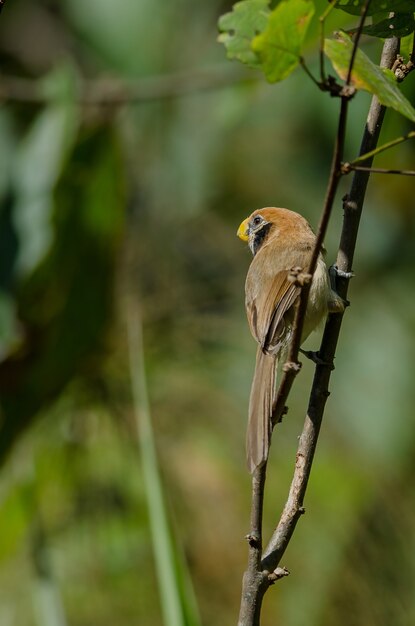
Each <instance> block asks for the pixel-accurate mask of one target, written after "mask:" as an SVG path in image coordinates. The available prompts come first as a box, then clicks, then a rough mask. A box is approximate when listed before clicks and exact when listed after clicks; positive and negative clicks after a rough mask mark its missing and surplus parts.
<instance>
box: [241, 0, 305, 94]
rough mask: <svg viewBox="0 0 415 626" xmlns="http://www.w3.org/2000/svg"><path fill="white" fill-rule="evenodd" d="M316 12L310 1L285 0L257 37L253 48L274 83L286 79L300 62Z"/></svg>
mask: <svg viewBox="0 0 415 626" xmlns="http://www.w3.org/2000/svg"><path fill="white" fill-rule="evenodd" d="M313 14H314V4H313V2H311V1H310V0H283V1H282V2H280V3H279V4H278V5H277V7H276V8H275V9H274V10H273V11H272V12H271V15H270V16H269V18H268V25H267V27H266V29H265V30H264V32H263V33H261V34H260V35H258V36H257V37H255V39H254V41H253V42H252V49H253V50H254V52H256V53H257V54H258V56H259V58H260V59H261V68H262V70H263V72H264V74H265V76H266V77H267V79H268V80H269V81H270V82H272V83H274V82H277V81H279V80H283V79H284V78H286V77H287V76H288V75H289V74H291V72H292V71H293V70H294V69H295V68H296V67H297V65H298V64H299V62H300V57H301V48H302V44H303V41H304V37H305V35H306V32H307V28H308V25H309V23H310V20H311V18H312V16H313Z"/></svg>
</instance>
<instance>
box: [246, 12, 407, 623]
mask: <svg viewBox="0 0 415 626" xmlns="http://www.w3.org/2000/svg"><path fill="white" fill-rule="evenodd" d="M369 4H370V0H367V2H366V3H365V7H364V12H363V15H362V18H361V21H360V25H359V29H358V33H357V37H356V39H355V42H354V49H353V53H352V57H351V61H350V65H349V71H348V76H347V82H346V85H345V86H344V88H343V90H342V92H341V107H340V114H339V123H338V129H337V134H336V141H335V146H334V150H333V158H332V165H331V171H330V179H329V184H328V188H327V192H326V198H325V203H324V208H323V212H322V216H321V219H320V223H319V227H318V230H317V237H316V244H315V247H314V250H313V253H312V258H311V261H310V264H309V267H308V268H307V273H308V275H309V277H308V278H309V281H308V282H306V283H305V284H304V285H302V291H301V296H300V302H299V306H298V307H297V311H296V315H295V320H294V331H293V338H292V342H291V345H290V351H289V356H288V362H287V363H286V364H285V366H284V371H283V376H282V379H281V383H280V385H279V388H278V392H277V397H276V401H275V404H274V407H273V416H272V418H273V423H274V424H275V423H277V422H278V421H279V420H280V418H281V416H282V415H283V413H284V408H285V402H286V399H287V397H288V394H289V392H290V390H291V387H292V383H293V381H294V378H295V375H296V373H297V372H298V370H299V367H300V364H299V363H298V351H299V348H300V344H301V334H302V327H303V323H304V318H305V312H306V308H307V300H308V295H309V291H310V285H311V277H312V275H313V274H314V270H315V267H316V264H317V260H318V256H319V254H320V251H321V247H322V244H323V239H324V236H325V233H326V230H327V226H328V222H329V219H330V215H331V211H332V207H333V204H334V199H335V195H336V191H337V188H338V183H339V180H340V177H341V175H342V170H341V161H342V157H343V148H344V140H345V132H346V120H347V110H348V102H349V100H350V97H351V95H352V94H353V89H352V88H350V80H351V74H352V67H353V60H354V58H355V54H356V49H357V44H358V40H359V37H360V34H361V32H362V28H363V23H364V19H365V17H366V14H367V11H368V7H369ZM398 45H399V41H398V40H397V39H395V38H394V39H391V40H387V41H386V43H385V45H384V49H383V53H382V59H381V66H382V67H391V66H392V64H393V61H394V59H395V56H396V53H397V51H398ZM384 113H385V108H384V107H383V106H381V105H380V104H379V101H378V100H377V98H376V97H374V98H373V99H372V104H371V107H370V110H369V115H368V119H367V124H366V128H365V131H364V136H363V141H362V145H361V150H360V154H365V153H367V152H370V151H371V150H373V149H374V148H375V147H376V144H377V141H378V137H379V133H380V128H381V125H382V121H383V117H384ZM372 159H373V157H372ZM372 159H370V158H369V159H368V160H367V161H366V160H365V161H364V163H365V164H368V165H370V163H371V161H372ZM368 179H369V172H356V174H355V176H354V178H353V181H352V186H351V190H350V194H348V196H347V197H346V198H345V199H344V211H345V215H344V222H343V229H342V234H341V241H340V246H339V253H338V257H337V267H338V269H339V273H340V277H339V288H338V291H339V295H340V296H342V297H344V298H346V295H347V286H348V278H349V276H348V275H347V274H348V273H349V272H350V271H351V266H352V260H353V255H354V249H355V245H356V239H357V233H358V227H359V222H360V215H361V211H362V206H363V201H364V197H365V193H366V187H367V182H368ZM341 321H342V314H336V315H331V316H330V317H329V319H328V322H327V324H326V328H325V332H324V336H323V341H322V345H321V349H320V356H321V361H322V362H321V364H319V365H317V367H316V371H315V376H314V380H313V385H312V388H311V392H310V399H309V406H308V412H307V416H306V420H305V424H304V428H303V432H302V435H301V437H300V441H299V446H298V450H297V457H296V465H295V470H294V476H293V480H292V483H291V487H290V491H289V495H288V499H287V502H286V505H285V507H284V510H283V513H282V515H281V518H280V521H279V523H278V525H277V527H276V529H275V531H274V533H273V535H272V537H271V540H270V542H269V544H268V546H267V548H266V550H265V552H264V558H263V560H262V562H261V563H258V556H259V555H260V554H261V546H262V531H261V525H262V505H263V490H264V484H265V476H266V464H265V465H264V466H262V467H260V468H258V469H257V470H256V471H255V473H254V475H253V479H252V486H253V490H252V509H251V532H250V534H249V535H248V541H249V544H250V551H249V561H248V569H247V571H246V572H245V575H244V579H243V589H242V599H241V610H240V617H239V622H238V624H239V626H258V625H259V620H260V612H261V604H262V599H263V596H264V594H265V592H266V590H267V588H268V587H269V586H270V585H271V584H272V583H273V582H275V580H276V579H277V578H279V577H280V576H281V574H280V572H278V569H277V568H278V565H279V563H280V560H281V557H282V555H283V554H284V552H285V550H286V548H287V546H288V543H289V541H290V539H291V536H292V534H293V532H294V530H295V527H296V524H297V521H298V519H299V518H300V516H301V514H302V513H303V511H304V509H303V500H304V496H305V492H306V489H307V484H308V479H309V476H310V472H311V467H312V462H313V458H314V453H315V450H316V446H317V441H318V436H319V432H320V427H321V421H322V417H323V412H324V408H325V404H326V400H327V397H328V395H329V392H328V385H329V381H330V375H331V370H332V363H333V359H334V354H335V349H336V345H337V340H338V335H339V332H340V327H341ZM282 575H283V574H282Z"/></svg>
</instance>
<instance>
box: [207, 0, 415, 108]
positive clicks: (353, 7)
mask: <svg viewBox="0 0 415 626" xmlns="http://www.w3.org/2000/svg"><path fill="white" fill-rule="evenodd" d="M366 4H367V3H365V2H364V0H339V1H338V2H336V1H334V2H331V4H330V6H329V8H328V10H327V11H326V13H325V15H324V16H322V17H321V18H320V22H321V24H323V23H324V19H325V16H326V15H327V14H328V12H330V11H331V9H337V10H339V11H343V12H346V13H348V14H350V15H353V16H359V19H360V16H361V15H362V12H363V10H364V9H365V7H366ZM314 15H315V5H314V2H313V1H312V0H281V1H280V2H278V4H277V5H276V6H275V7H274V8H271V6H270V1H269V0H242V1H241V2H237V3H236V4H235V5H234V7H233V11H232V12H231V13H226V14H225V15H223V16H222V17H221V18H220V19H219V30H220V31H221V32H220V35H219V38H218V40H219V41H220V42H221V43H223V44H224V45H225V47H226V50H227V56H228V58H229V59H237V60H239V61H240V62H242V63H244V64H245V65H247V66H248V67H251V68H254V69H258V70H260V71H261V72H263V74H264V75H265V77H266V79H267V80H268V81H269V82H271V83H275V82H278V81H281V80H283V79H285V78H287V76H289V75H290V74H291V73H292V72H293V71H294V70H295V69H296V67H297V66H298V65H302V66H303V67H306V66H305V61H304V58H303V51H304V48H305V41H306V35H307V31H308V29H309V26H310V23H311V21H312V19H313V17H314ZM367 15H368V16H370V17H371V20H372V24H370V25H364V26H363V29H362V33H364V34H366V35H370V36H372V37H377V38H388V37H392V36H397V37H402V38H404V40H403V42H402V50H408V51H409V50H411V47H412V45H413V43H412V42H413V33H414V31H415V20H414V5H413V2H410V1H409V0H398V1H394V0H373V2H371V3H370V4H369V8H368V10H367ZM356 30H357V29H356V28H351V29H350V30H349V35H352V34H353V33H355V32H356ZM349 35H348V34H346V33H345V32H340V33H335V34H334V37H333V38H329V39H325V40H324V47H323V50H322V54H323V53H324V54H325V55H326V56H327V57H328V58H329V59H330V61H331V63H332V65H333V67H334V69H335V71H336V73H337V75H338V77H339V78H340V79H341V80H346V79H347V73H348V67H349V65H350V59H351V56H352V51H353V43H352V40H351V39H350V37H349ZM409 54H411V53H409ZM307 72H308V70H307ZM308 73H309V72H308ZM315 82H316V83H317V84H318V85H319V87H320V88H322V89H326V90H328V91H331V93H332V94H335V90H333V89H332V87H331V85H332V84H333V81H329V82H327V79H325V77H324V76H321V77H320V80H315ZM350 83H351V85H352V86H353V87H354V88H356V89H363V90H365V91H369V92H370V93H372V94H375V95H377V96H378V98H379V100H380V102H381V103H382V104H385V105H386V106H390V107H392V108H394V109H395V110H397V111H399V112H400V113H401V114H402V115H404V116H405V117H407V118H408V119H410V120H411V121H415V109H414V108H413V107H412V105H411V104H410V103H409V102H408V100H407V99H406V98H405V97H404V96H403V94H402V93H401V91H400V89H399V86H398V82H397V79H396V77H395V75H394V74H393V73H392V72H390V71H388V72H384V71H381V70H380V69H379V68H378V67H376V66H375V65H374V64H373V63H372V62H371V60H370V59H369V57H368V56H367V55H366V54H365V53H364V52H363V51H362V50H361V49H360V48H359V49H358V51H357V57H356V60H355V63H354V67H353V72H352V75H351V76H350ZM338 91H339V90H338Z"/></svg>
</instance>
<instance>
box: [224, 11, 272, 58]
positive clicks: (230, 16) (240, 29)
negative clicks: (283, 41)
mask: <svg viewBox="0 0 415 626" xmlns="http://www.w3.org/2000/svg"><path fill="white" fill-rule="evenodd" d="M268 5H269V0H242V2H237V3H236V4H235V5H234V7H233V11H232V12H231V13H225V15H222V17H221V18H220V19H219V22H218V27H219V30H220V31H222V32H221V34H220V35H219V37H218V41H219V42H220V43H223V44H224V46H225V48H226V50H227V57H228V59H238V60H239V61H241V62H242V63H245V65H248V66H249V67H259V66H260V60H259V58H258V57H257V55H256V54H255V52H253V50H252V49H251V42H252V39H253V38H254V37H255V35H257V34H258V33H261V32H262V31H263V30H264V28H265V27H266V25H267V21H268V16H269V14H270V11H269V8H268Z"/></svg>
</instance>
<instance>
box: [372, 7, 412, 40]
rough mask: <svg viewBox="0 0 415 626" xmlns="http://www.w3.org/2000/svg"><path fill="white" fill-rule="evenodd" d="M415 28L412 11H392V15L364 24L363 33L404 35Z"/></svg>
mask: <svg viewBox="0 0 415 626" xmlns="http://www.w3.org/2000/svg"><path fill="white" fill-rule="evenodd" d="M414 30H415V20H414V14H413V13H394V14H393V15H392V17H387V18H386V19H383V20H381V21H379V22H377V23H376V24H372V25H371V26H365V27H364V28H363V31H362V32H363V33H365V35H371V36H372V37H382V38H385V39H387V38H388V37H405V36H406V35H410V34H411V33H413V32H414Z"/></svg>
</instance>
